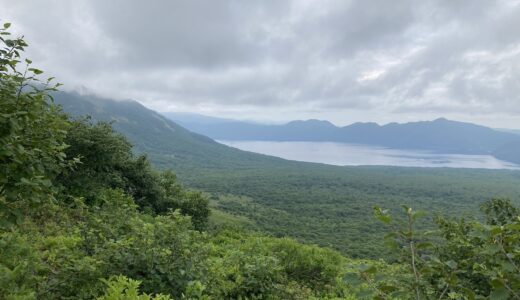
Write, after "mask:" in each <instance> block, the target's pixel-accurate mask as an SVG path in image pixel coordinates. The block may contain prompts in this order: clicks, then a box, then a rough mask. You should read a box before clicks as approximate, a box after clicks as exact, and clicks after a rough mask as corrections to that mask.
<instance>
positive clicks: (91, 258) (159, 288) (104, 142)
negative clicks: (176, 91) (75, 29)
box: [0, 24, 347, 299]
mask: <svg viewBox="0 0 520 300" xmlns="http://www.w3.org/2000/svg"><path fill="white" fill-rule="evenodd" d="M8 27H9V24H6V25H4V29H3V30H1V31H0V32H1V33H2V39H1V41H2V42H3V43H4V44H5V47H4V48H2V49H1V50H0V77H1V81H0V84H1V85H0V95H1V104H2V105H1V112H0V122H1V123H2V127H1V128H2V132H1V135H0V145H1V148H0V149H1V152H0V169H1V170H2V172H1V177H0V183H1V189H0V219H1V220H2V223H1V227H0V295H1V298H2V299H70V298H74V299H77V298H80V299H91V298H96V297H100V299H138V298H139V299H147V298H150V297H152V296H147V295H137V293H138V291H137V286H138V285H140V287H139V289H140V291H141V292H145V293H154V294H158V293H162V294H164V295H165V296H160V295H159V296H154V298H156V299H169V298H170V297H175V298H177V299H179V298H182V299H223V298H231V299H240V298H242V299H245V298H250V299H256V298H263V299H265V298H276V299H281V298H284V299H290V298H295V299H302V298H312V297H314V296H317V297H318V296H319V297H321V296H323V297H325V296H326V295H330V296H342V295H346V293H347V291H346V289H345V288H346V286H345V285H344V284H343V283H342V280H341V278H342V273H343V272H344V269H343V265H344V262H345V261H346V259H345V258H344V257H342V256H341V255H339V254H338V253H336V252H334V251H331V250H327V249H320V248H317V247H315V246H304V245H301V244H298V243H297V242H295V241H293V240H290V239H275V238H268V237H263V236H259V235H255V234H252V233H251V234H250V233H245V232H241V231H237V230H232V229H219V230H218V231H215V232H213V233H207V232H203V231H201V230H203V229H204V228H205V225H206V221H207V219H208V212H209V208H208V202H207V199H206V198H205V197H204V196H203V195H202V194H201V193H198V192H193V191H189V190H186V189H185V188H183V187H182V186H181V185H180V184H179V183H177V181H176V178H175V176H174V175H173V174H172V173H171V172H159V171H155V170H153V169H152V168H151V167H150V165H149V163H148V160H147V159H146V157H143V156H139V157H135V156H134V155H133V154H132V153H131V147H130V144H129V143H128V142H127V141H126V139H125V138H124V137H122V136H121V135H119V134H117V133H115V132H114V131H113V130H112V129H111V127H110V126H109V124H106V123H96V124H93V123H91V122H89V121H88V120H71V119H70V118H69V117H68V116H67V115H65V114H64V113H62V112H61V111H60V110H59V108H58V107H57V106H56V105H54V104H53V102H52V99H51V98H50V97H49V95H48V93H49V92H51V91H54V90H55V89H56V88H57V87H58V85H51V84H50V82H51V81H46V82H40V81H38V79H37V75H39V74H41V73H42V71H40V70H38V69H35V68H32V67H31V66H30V64H31V61H29V60H26V61H25V63H26V65H27V66H26V69H27V71H25V70H24V71H22V72H20V71H18V69H17V66H19V65H20V64H21V62H20V58H21V55H22V52H23V50H24V48H25V47H26V44H25V42H24V41H23V40H22V39H10V38H9V35H8V34H7V31H6V30H5V29H7V28H8ZM102 279H103V280H102ZM136 280H137V281H136ZM105 286H107V288H105ZM103 294H105V295H104V296H103Z"/></svg>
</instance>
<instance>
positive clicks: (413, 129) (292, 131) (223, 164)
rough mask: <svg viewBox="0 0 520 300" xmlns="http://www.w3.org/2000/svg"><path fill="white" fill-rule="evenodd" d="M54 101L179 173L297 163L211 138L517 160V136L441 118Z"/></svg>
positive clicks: (67, 96) (81, 98)
mask: <svg viewBox="0 0 520 300" xmlns="http://www.w3.org/2000/svg"><path fill="white" fill-rule="evenodd" d="M54 97H55V101H56V102H57V103H58V104H61V105H62V106H63V108H64V110H65V111H66V112H68V113H70V114H72V115H78V116H83V115H90V116H91V117H92V118H93V119H94V120H102V121H114V124H113V126H114V128H115V129H116V130H118V131H119V132H121V133H122V134H124V135H125V136H127V137H128V138H129V140H130V141H131V142H132V143H133V144H134V146H135V151H136V152H140V153H147V154H148V155H149V156H150V158H151V159H152V161H154V163H155V164H156V165H158V166H159V167H161V166H162V167H164V168H171V167H173V168H175V169H176V170H177V171H178V172H180V173H183V171H186V172H188V171H190V170H192V169H193V168H198V169H204V168H208V169H215V168H218V169H223V170H225V169H244V168H245V169H248V168H255V167H257V166H262V167H265V166H272V167H277V166H280V164H281V162H282V161H283V162H284V165H285V166H287V164H289V165H290V164H295V162H289V161H286V160H282V159H278V158H275V157H271V156H266V155H261V154H256V153H251V152H246V151H241V150H238V149H235V148H232V147H228V146H225V145H222V144H220V143H217V142H215V141H214V140H213V139H217V140H272V141H332V142H347V143H358V144H369V145H379V146H385V147H390V148H396V149H423V150H430V151H437V152H444V153H459V154H491V155H494V156H495V157H497V158H499V159H502V160H507V161H510V162H514V163H518V164H520V135H517V134H514V133H510V132H503V131H498V130H494V129H491V128H487V127H484V126H479V125H474V124H469V123H462V122H455V121H450V120H446V119H437V120H435V121H426V122H414V123H406V124H397V123H391V124H388V125H384V126H380V125H377V124H375V123H355V124H352V125H349V126H345V127H337V126H335V125H334V124H332V123H330V122H327V121H319V120H307V121H293V122H289V123H287V124H283V125H264V124H256V123H248V122H243V121H236V120H229V119H223V118H214V117H207V116H202V115H196V114H179V113H167V114H164V115H165V116H166V117H165V116H163V115H161V114H159V113H157V112H155V111H152V110H150V109H147V108H146V107H144V106H143V105H141V104H139V103H138V102H136V101H113V100H108V99H102V98H99V97H96V96H91V95H80V94H77V93H66V92H60V93H56V94H55V95H54Z"/></svg>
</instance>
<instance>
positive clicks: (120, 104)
mask: <svg viewBox="0 0 520 300" xmlns="http://www.w3.org/2000/svg"><path fill="white" fill-rule="evenodd" d="M54 98H55V101H56V103H58V104H60V105H62V107H63V109H64V111H66V112H68V113H70V114H72V115H75V116H86V115H89V116H90V117H91V118H92V119H93V120H94V121H109V122H113V127H114V128H115V129H116V130H117V131H119V132H120V133H122V134H123V135H125V136H126V137H127V138H128V139H129V140H130V142H132V144H133V145H134V148H135V150H136V152H138V153H146V154H147V155H148V156H149V157H150V159H151V160H152V161H153V162H154V163H155V164H156V165H157V166H158V167H162V168H172V167H173V168H175V169H176V171H178V172H184V171H190V170H193V169H221V170H225V169H229V168H233V169H240V168H247V167H251V166H254V165H258V164H262V165H276V164H277V163H279V161H282V159H279V158H275V157H270V156H265V155H260V154H255V153H250V152H245V151H241V150H238V149H235V148H231V147H228V146H225V145H222V144H219V143H217V142H215V141H213V140H212V139H210V138H207V137H205V136H203V135H200V134H196V133H193V132H190V131H188V130H186V129H184V128H183V127H181V126H179V125H177V124H176V123H174V122H173V121H171V120H168V119H167V118H165V117H164V116H162V115H160V114H158V113H156V112H154V111H152V110H149V109H147V108H146V107H144V106H142V105H141V104H139V103H138V102H136V101H111V100H107V99H102V98H99V97H96V96H92V95H79V94H77V93H65V92H60V93H57V94H55V95H54Z"/></svg>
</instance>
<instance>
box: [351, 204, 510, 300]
mask: <svg viewBox="0 0 520 300" xmlns="http://www.w3.org/2000/svg"><path fill="white" fill-rule="evenodd" d="M482 211H483V212H484V213H485V215H486V220H487V223H485V224H482V223H480V222H478V221H470V222H468V221H466V220H464V219H461V220H459V221H456V220H447V219H444V218H440V217H439V218H438V219H437V224H438V226H439V231H438V232H436V234H432V233H429V234H425V233H419V232H417V231H416V229H415V228H414V224H415V222H416V221H417V219H418V218H419V216H420V214H419V213H417V212H414V211H413V210H412V209H410V208H405V213H406V219H405V221H404V222H399V220H395V219H394V218H393V217H391V216H390V215H389V214H388V211H386V210H382V209H380V208H376V210H375V215H376V217H377V218H378V219H379V220H381V221H382V222H384V223H386V224H388V225H390V226H391V227H392V228H393V231H392V232H391V234H389V235H388V236H387V239H388V241H389V243H388V244H389V245H391V246H392V247H393V249H394V251H397V252H398V253H399V254H400V256H399V257H400V261H401V263H402V264H403V266H406V269H405V270H403V271H405V272H403V273H402V274H396V276H395V278H393V280H389V279H388V278H386V277H381V276H378V275H379V271H378V269H377V268H376V267H375V266H368V267H366V268H363V269H361V270H360V275H361V277H362V278H363V279H364V280H365V282H367V283H369V284H370V289H367V290H365V293H366V294H367V295H371V296H375V298H377V299H393V298H394V297H400V298H402V299H488V298H489V299H520V293H519V292H518V291H519V290H520V268H519V266H520V214H518V209H517V208H515V207H514V206H512V205H511V203H510V202H509V201H507V200H503V199H493V200H491V201H489V202H486V203H485V204H483V205H482Z"/></svg>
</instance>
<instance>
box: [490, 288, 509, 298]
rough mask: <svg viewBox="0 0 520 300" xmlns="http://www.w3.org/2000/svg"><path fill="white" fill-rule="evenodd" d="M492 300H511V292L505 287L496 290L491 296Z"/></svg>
mask: <svg viewBox="0 0 520 300" xmlns="http://www.w3.org/2000/svg"><path fill="white" fill-rule="evenodd" d="M489 299H490V300H507V299H509V291H508V290H507V289H506V288H505V287H499V288H496V289H494V290H493V291H492V292H491V294H490V295H489Z"/></svg>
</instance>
